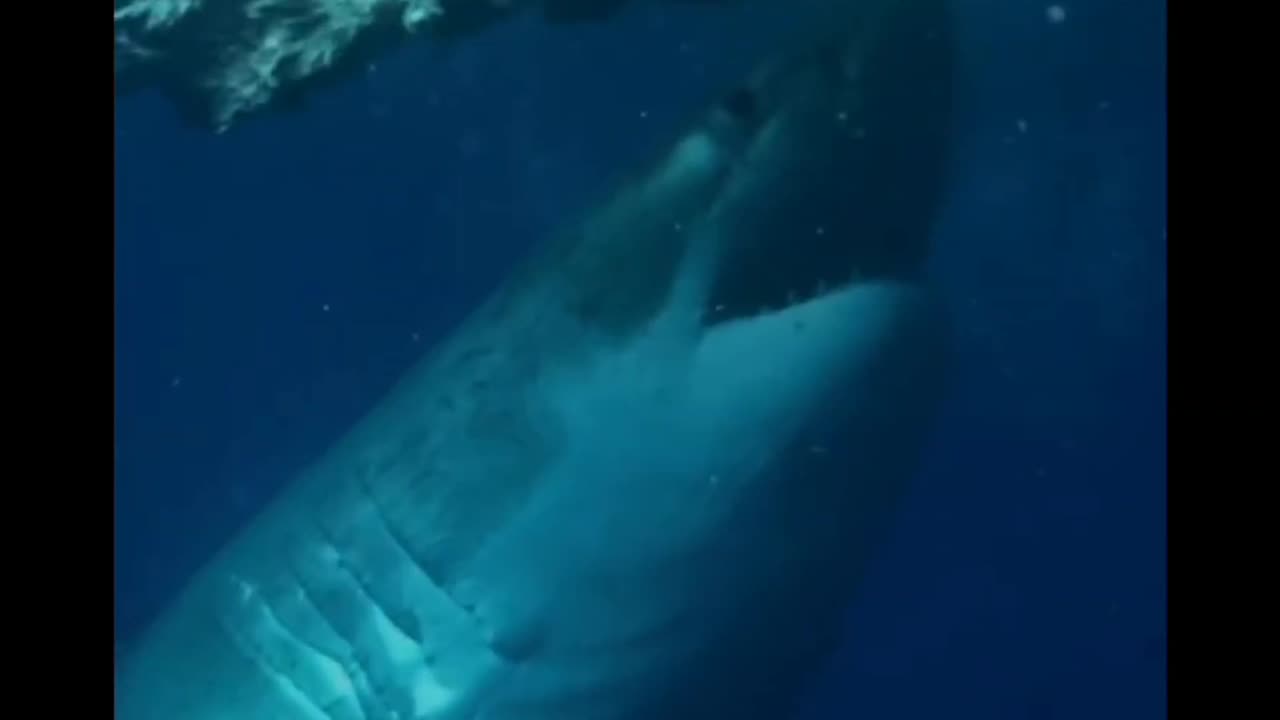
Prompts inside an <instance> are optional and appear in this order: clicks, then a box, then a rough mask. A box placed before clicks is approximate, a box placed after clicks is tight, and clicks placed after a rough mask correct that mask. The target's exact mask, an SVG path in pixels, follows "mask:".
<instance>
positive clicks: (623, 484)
mask: <svg viewBox="0 0 1280 720" xmlns="http://www.w3.org/2000/svg"><path fill="white" fill-rule="evenodd" d="M848 8H849V9H848V11H847V14H846V15H841V16H839V17H832V18H830V22H829V23H828V24H827V25H826V26H825V27H824V28H822V29H821V31H817V32H813V33H811V34H807V35H805V36H803V37H801V38H798V39H797V41H796V42H794V43H792V44H791V47H790V48H789V49H788V50H787V51H786V52H783V53H781V54H780V56H779V57H777V58H774V59H772V60H769V61H768V62H766V63H764V64H763V66H762V67H761V68H760V69H759V70H758V71H757V72H756V73H754V74H753V75H751V76H750V77H748V78H746V79H744V80H743V82H742V83H741V84H739V85H738V86H736V87H732V88H726V91H725V93H724V94H723V95H722V96H721V97H719V98H717V99H716V100H715V101H714V102H713V103H712V104H711V106H710V107H709V108H708V109H707V110H706V111H705V112H704V113H703V115H702V116H701V117H699V118H697V119H696V120H695V121H694V122H692V123H690V125H689V127H687V128H686V129H685V131H684V132H683V133H682V134H681V135H680V136H679V137H678V138H676V140H675V142H673V144H672V145H671V147H670V148H669V149H668V150H667V151H666V152H665V153H664V154H663V155H662V156H661V157H659V158H657V159H656V160H655V161H654V162H653V163H652V164H651V165H650V166H649V167H647V168H644V169H642V170H640V171H639V172H636V173H635V174H634V175H633V176H632V177H631V178H630V179H629V180H628V181H627V182H625V183H622V185H621V187H620V188H619V189H618V190H617V192H616V193H615V194H613V195H612V196H611V197H610V198H608V199H607V201H605V202H604V203H602V204H601V205H600V206H599V207H596V208H594V209H592V210H590V211H589V212H587V213H585V214H584V216H583V217H581V218H578V219H575V220H574V221H572V222H568V223H566V224H565V226H564V229H563V231H562V232H561V233H560V234H559V235H558V236H556V237H554V238H552V239H551V240H550V241H549V242H548V243H547V244H546V245H545V246H543V247H542V248H541V249H540V250H538V251H537V252H536V253H534V254H533V255H532V256H531V257H530V258H529V260H528V262H527V263H526V264H525V266H524V267H523V268H522V269H521V270H520V271H519V272H518V273H516V274H515V275H514V276H513V277H512V278H510V279H509V281H508V282H507V283H506V284H505V285H504V286H503V287H501V288H500V289H499V291H498V292H496V293H495V294H494V296H493V297H492V298H490V299H489V300H488V301H487V302H486V303H485V304H483V305H482V306H481V307H479V308H477V309H476V310H475V312H474V313H473V314H472V315H471V317H470V318H469V319H468V320H467V321H466V322H465V323H464V324H463V326H462V327H460V328H459V329H458V331H457V332H456V333H454V334H453V335H452V336H451V337H449V338H448V339H446V340H445V341H444V342H442V343H441V344H440V345H439V346H438V347H436V348H434V349H433V350H432V351H431V353H430V354H428V355H427V356H426V357H424V358H423V359H422V360H421V362H420V363H419V364H418V365H417V366H416V367H414V368H413V369H412V370H411V371H410V372H409V373H408V374H407V375H406V376H405V377H404V378H403V380H402V381H401V382H400V383H399V384H398V385H397V386H396V387H395V388H393V390H392V391H391V392H390V393H389V394H388V396H387V397H386V398H385V399H384V400H383V401H382V402H381V403H380V404H379V405H378V406H377V407H375V408H374V409H373V410H372V411H371V412H370V413H369V414H368V416H366V417H365V418H364V419H363V420H361V421H360V422H359V423H358V424H357V425H356V426H355V427H354V428H353V429H352V430H351V431H350V432H349V433H348V434H347V435H346V436H345V437H344V438H343V439H342V440H341V441H340V442H339V443H338V444H337V445H336V446H335V447H333V448H332V449H331V450H330V451H328V452H327V453H325V454H324V455H323V456H322V457H320V458H318V459H317V460H316V462H315V463H314V464H313V465H312V466H310V467H309V468H308V469H306V470H305V471H304V472H303V473H302V474H301V476H300V477H299V478H298V479H297V480H296V482H295V483H294V484H293V485H291V486H290V487H289V488H288V489H286V490H285V491H284V492H283V493H282V494H281V495H279V496H278V497H277V498H276V499H275V500H274V501H273V503H272V504H271V505H269V506H268V507H267V508H266V509H265V510H264V511H263V512H262V513H261V514H260V515H259V516H258V517H257V518H256V519H255V520H254V521H253V522H252V523H251V524H250V525H248V526H247V527H246V528H245V529H244V530H243V531H242V532H241V533H240V534H239V535H238V536H237V537H236V538H234V539H233V540H232V541H231V542H230V543H228V544H227V545H226V547H225V548H223V550H222V551H220V552H219V553H218V554H217V555H216V556H215V557H214V558H213V559H212V560H211V561H210V562H209V563H208V564H207V565H206V566H205V567H204V568H203V569H202V570H201V571H200V572H199V573H197V575H196V576H195V577H194V578H192V580H191V581H190V583H189V584H188V585H187V586H186V588H185V589H184V591H183V592H182V593H181V594H180V595H179V596H178V597H177V598H176V599H175V600H174V601H173V603H172V604H171V605H170V606H169V607H168V608H167V609H166V610H165V611H164V612H163V613H161V614H160V616H159V617H158V618H157V619H156V620H155V622H154V623H153V624H152V626H151V627H150V628H149V629H148V630H147V632H146V633H145V634H144V635H143V636H142V637H140V638H139V639H138V641H137V642H136V643H135V644H134V646H133V647H132V648H131V649H130V651H129V652H128V653H127V657H125V658H123V659H122V660H121V662H120V664H119V667H118V670H117V681H116V698H117V699H116V710H117V714H116V717H117V718H120V720H215V719H218V720H224V719H225V720H302V719H306V720H406V719H413V720H462V719H465V720H553V719H554V720H655V719H663V720H702V719H705V718H741V719H744V720H752V719H756V718H759V719H761V720H764V719H765V718H778V717H784V716H785V714H786V711H787V708H788V707H789V704H790V703H791V702H793V701H794V698H795V696H796V694H797V692H798V690H799V688H800V687H802V685H803V683H804V679H805V678H806V677H807V675H808V673H810V672H811V671H812V670H813V669H815V668H816V667H817V665H818V664H819V663H821V662H822V660H823V659H824V658H825V657H826V655H827V653H828V652H829V651H830V649H831V646H832V643H834V642H835V640H836V638H837V637H838V636H839V627H840V620H841V617H842V614H843V611H844V608H845V607H846V605H847V603H848V602H849V600H850V598H851V597H852V593H853V592H854V591H855V590H856V588H857V583H858V580H859V578H860V576H861V572H862V568H863V566H864V565H865V563H866V561H867V558H868V557H869V555H870V553H871V552H872V551H873V549H874V547H875V540H876V537H877V536H878V534H879V533H880V532H881V531H882V529H883V527H884V526H885V525H886V523H887V522H889V520H890V519H891V517H892V514H893V513H892V511H893V507H894V505H895V501H896V499H897V498H898V497H899V496H900V495H901V493H902V489H903V487H904V485H905V483H906V482H907V481H908V479H909V478H910V476H911V474H912V473H913V472H914V469H915V466H916V463H917V461H918V457H919V455H920V451H921V447H922V445H923V443H924V442H925V441H926V439H927V437H928V431H929V426H930V422H931V418H932V416H933V414H934V410H935V406H936V404H937V403H938V400H939V398H940V395H941V393H942V387H943V384H944V382H943V377H944V375H945V365H946V360H945V359H946V347H947V343H946V331H945V326H946V324H945V321H944V317H945V313H944V312H943V311H942V309H941V308H940V307H939V303H938V301H937V299H936V298H935V297H934V295H933V294H932V292H931V291H930V290H929V289H928V285H927V282H926V281H925V279H924V277H923V273H922V265H923V264H924V262H925V259H926V257H927V255H928V247H929V236H930V234H931V226H932V223H933V220H934V218H935V217H936V216H937V214H938V210H939V207H940V204H941V187H942V183H943V174H944V170H945V166H946V160H945V154H946V153H945V149H946V139H947V135H946V133H947V131H948V129H949V122H948V106H949V88H950V73H951V54H950V47H949V45H948V22H947V16H946V14H945V11H944V4H943V1H942V0H865V1H864V2H854V3H850V4H849V6H848Z"/></svg>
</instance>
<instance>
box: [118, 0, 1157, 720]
mask: <svg viewBox="0 0 1280 720" xmlns="http://www.w3.org/2000/svg"><path fill="white" fill-rule="evenodd" d="M1166 13H1167V11H1166V4H1165V2H1164V0H1124V1H1123V2H1121V1H1114V0H1113V1H1108V0H1069V1H1067V2H1060V3H1057V2H1027V1H1025V0H1016V1H1015V0H115V21H114V24H115V79H116V110H115V158H116V159H115V223H116V224H115V428H116V431H115V435H116V440H115V518H114V522H115V536H114V544H115V555H114V557H115V598H114V599H115V716H116V717H117V718H120V720H835V719H841V720H844V719H848V720H916V719H920V720H936V719H938V718H947V719H949V720H956V719H970V718H972V719H974V720H1069V719H1070V720H1075V719H1080V720H1112V719H1114V720H1147V719H1152V720H1154V719H1157V718H1164V717H1166V716H1167V714H1168V709H1167V708H1168V703H1167V700H1166V693H1167V679H1166V678H1167V660H1168V658H1167V655H1168V640H1167V627H1166V624H1167V600H1166V598H1167V588H1168V575H1167V547H1166V531H1167V523H1166V510H1167V461H1166V453H1167V432H1166V416H1167V388H1166V386H1167V338H1168V332H1167V314H1168V310H1167V308H1168V303H1167V284H1166V277H1167V232H1166V222H1167V220H1166V218H1167V210H1168V205H1167V190H1166V188H1167V109H1166V108H1167V104H1166V96H1167V93H1166V82H1167V71H1166Z"/></svg>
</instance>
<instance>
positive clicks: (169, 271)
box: [116, 0, 1167, 720]
mask: <svg viewBox="0 0 1280 720" xmlns="http://www.w3.org/2000/svg"><path fill="white" fill-rule="evenodd" d="M755 4H756V5H758V6H759V7H756V8H753V9H750V10H749V11H745V12H737V13H716V12H706V11H697V10H690V9H666V10H656V9H637V10H636V11H634V12H631V13H628V14H627V15H626V16H625V17H623V18H622V19H620V20H618V21H617V22H614V23H611V24H609V25H607V26H601V27H597V28H591V29H581V28H576V29H574V30H573V31H571V32H566V31H564V30H557V29H549V28H545V27H541V26H539V25H537V24H536V23H526V22H517V23H515V24H512V25H509V26H507V27H502V28H499V29H497V30H495V31H494V32H491V33H487V34H486V35H485V36H483V37H480V38H477V39H476V40H475V41H474V42H472V43H470V44H468V45H466V46H465V47H459V48H458V49H457V50H456V51H455V52H452V53H447V54H446V53H440V52H436V51H433V50H432V49H430V48H412V49H409V50H406V51H404V52H401V53H398V54H396V55H395V56H394V57H392V58H387V59H385V60H383V61H381V62H379V63H378V65H377V67H376V70H374V71H372V72H371V73H369V74H368V76H367V77H365V78H363V79H361V80H359V81H356V82H352V83H348V84H346V85H344V86H342V87H339V88H337V89H335V90H333V91H330V92H327V93H324V94H323V95H322V96H319V97H317V98H316V100H315V101H314V102H313V103H312V106H311V107H310V108H309V109H308V110H306V111H305V112H303V113H301V114H298V115H293V116H286V117H278V118H271V119H267V120H263V121H256V122H253V123H250V124H247V125H245V126H243V127H242V128H240V129H238V130H237V131H235V132H233V133H232V134H230V135H227V136H224V137H213V136H207V135H203V134H200V133H194V132H190V131H187V130H184V129H182V128H181V127H180V126H179V125H178V123H177V122H176V120H175V118H174V117H173V115H172V113H171V111H170V109H169V108H168V107H167V106H165V105H164V104H163V103H162V102H160V101H159V100H157V99H155V98H153V97H149V96H138V97H134V98H129V99H128V100H126V101H125V102H122V103H121V104H120V106H119V109H118V113H117V130H116V138H117V144H116V146H117V165H116V179H117V206H116V209H117V235H116V241H117V245H116V247H117V254H116V257H117V278H116V287H117V316H116V317H117V350H116V359H117V410H116V418H117V466H116V488H117V509H116V527H117V529H116V567H117V571H116V573H117V590H116V600H117V607H116V626H117V633H118V634H119V635H120V636H123V637H127V636H128V635H129V634H131V633H132V632H135V631H136V630H137V628H138V627H139V626H140V624H142V623H144V622H145V621H146V620H147V619H148V618H149V617H150V615H151V614H152V613H154V612H155V611H156V610H157V609H158V608H159V607H160V606H161V605H162V604H163V603H164V602H165V601H166V600H167V599H168V597H169V596H170V595H171V594H172V593H173V592H174V591H175V590H176V589H177V587H178V586H179V584H180V583H181V582H182V581H183V579H184V578H185V576H186V574H187V573H189V572H190V571H191V570H192V569H193V568H194V566H195V565H197V564H198V563H199V562H200V561H201V560H202V559H203V558H204V557H205V556H207V554H208V553H209V552H211V551H212V549H213V548H214V547H216V546H217V545H218V544H220V543H221V542H223V541H224V540H225V539H226V537H227V536H228V534H229V533H230V532H232V530H233V529H234V528H235V527H236V526H237V525H238V524H239V523H241V522H243V521H244V520H245V518H247V517H248V516H250V515H252V514H253V513H254V512H255V510H256V509H257V508H258V507H260V505H261V503H262V502H263V501H264V500H265V499H266V498H267V497H269V496H270V495H271V493H272V492H273V491H274V489H275V488H277V487H279V486H280V484H282V483H283V482H284V481H286V480H287V479H288V476H289V473H290V472H291V471H292V470H293V469H295V468H296V467H297V466H298V465H299V464H301V463H303V462H305V461H306V460H307V459H309V458H310V457H311V456H313V455H314V454H316V453H317V452H319V451H320V450H321V449H323V448H324V447H325V446H326V445H327V444H328V443H329V442H331V441H332V440H333V439H334V438H336V436H337V435H338V434H339V433H341V432H342V431H343V430H345V429H346V428H347V427H348V426H349V425H350V424H351V422H352V421H353V420H354V419H355V418H356V417H357V416H358V415H359V414H360V413H361V412H362V411H363V410H364V409H366V408H367V407H368V406H369V405H370V404H371V403H372V402H374V401H375V400H376V399H377V398H378V396H379V395H380V394H381V393H382V392H383V391H384V390H385V389H386V388H387V387H388V386H389V385H390V384H391V382H393V381H394V379H395V378H396V377H397V376H398V374H399V373H400V372H401V371H402V370H403V369H404V368H405V367H406V366H407V365H408V364H409V363H410V362H412V361H413V360H414V359H415V358H416V357H417V356H418V354H419V353H420V352H421V351H422V350H423V348H424V347H425V346H427V345H429V344H430V343H431V342H432V341H433V340H434V339H435V338H437V337H439V335H440V334H441V333H442V332H444V331H446V330H447V329H448V328H449V327H450V326H451V324H452V323H454V322H456V321H457V320H458V319H459V318H460V316H461V314H462V313H464V312H466V310H467V309H468V308H470V307H471V306H472V305H473V304H474V303H475V302H476V301H477V300H478V299H479V298H481V297H482V296H483V295H484V294H485V293H486V292H487V290H488V289H489V288H491V287H492V285H493V284H495V283H496V282H498V281H499V280H500V278H501V277H502V276H503V274H504V272H505V271H506V269H507V268H508V267H509V266H510V264H511V263H513V262H514V261H515V260H516V259H517V257H518V256H519V253H521V252H523V251H524V250H525V249H526V248H528V246H529V245H530V243H532V242H534V241H536V240H537V239H538V238H539V237H540V235H541V234H542V233H545V232H546V231H547V230H548V229H549V228H550V227H551V226H552V225H553V224H554V223H556V222H558V221H562V220H563V219H564V217H565V216H566V215H567V214H569V213H571V212H573V211H575V210H577V209H578V208H580V207H581V206H582V205H583V204H584V203H587V202H590V201H591V200H592V199H594V198H595V197H598V196H599V195H600V194H602V193H604V192H606V188H607V187H608V181H609V180H610V179H612V178H613V177H614V176H615V175H616V173H617V170H618V168H620V167H625V166H626V165H627V164H628V163H632V162H635V161H637V160H641V159H643V158H644V157H645V156H646V154H647V153H648V151H649V150H650V149H652V148H653V147H655V146H656V145H657V144H658V143H661V142H664V141H665V140H666V139H667V138H668V137H669V133H670V131H671V130H672V128H673V127H674V126H675V124H676V123H678V122H679V121H681V120H682V119H683V118H684V117H685V116H686V115H687V113H688V112H689V110H690V109H691V108H695V107H697V106H698V105H699V104H700V103H701V102H703V100H704V98H705V97H706V95H707V94H708V93H709V92H712V91H714V90H718V89H720V88H721V87H723V86H724V85H725V83H727V82H729V81H731V80H732V79H734V78H735V77H736V76H738V75H739V74H741V72H742V70H743V69H744V68H746V67H748V66H749V65H750V64H751V62H752V61H753V59H754V58H755V57H756V55H757V54H758V53H759V51H760V50H762V49H765V48H767V47H768V46H769V43H770V40H771V38H773V37H774V31H775V28H776V26H777V25H778V24H779V23H784V22H785V21H786V13H785V10H786V8H784V7H783V6H784V5H786V6H787V7H790V5H787V4H785V3H776V2H775V3H765V2H763V0H760V1H759V2H757V3H755ZM800 4H804V3H800ZM954 7H955V14H956V16H957V25H958V31H959V49H960V70H961V76H960V87H961V103H960V114H959V117H958V118H957V122H956V128H955V144H956V148H955V150H956V157H955V168H954V172H953V180H952V193H951V196H952V200H951V203H950V206H949V209H948V211H947V213H946V216H945V218H944V221H943V223H942V225H941V227H940V228H939V232H938V240H937V252H936V257H935V263H934V272H935V275H936V276H937V277H938V278H939V280H940V282H941V283H942V284H943V285H944V287H945V288H946V289H947V291H948V294H949V298H950V300H951V303H952V306H953V308H954V309H955V311H956V316H957V322H956V327H957V332H958V358H957V367H956V370H955V382H954V388H953V391H952V396H951V398H950V401H949V404H948V406H947V409H946V412H945V415H944V418H943V421H942V423H941V426H940V428H939V432H938V436H937V440H936V442H935V444H934V446H933V447H932V449H931V451H930V455H929V457H928V459H927V462H926V468H925V470H924V472H923V473H922V475H921V477H920V478H919V479H918V482H917V483H916V485H915V487H914V491H913V494H912V496H911V498H910V501H909V502H908V504H907V507H906V508H905V510H904V512H903V515H902V517H901V519H900V522H898V523H897V524H896V526H895V528H894V532H893V534H892V537H891V539H890V542H889V544H888V546H887V547H886V548H885V549H884V551H883V552H882V553H881V554H880V555H879V557H878V559H877V562H876V566H875V568H874V571H873V574H872V578H871V581H870V582H869V583H868V586H867V588H866V591H865V592H864V593H863V594H862V595H861V596H860V598H859V600H858V602H857V604H856V606H855V607H854V608H853V609H852V610H851V614H850V619H849V628H848V632H849V636H850V642H849V643H848V645H847V647H846V648H845V649H844V650H843V651H842V652H841V654H840V656H839V657H838V658H837V661H836V662H835V664H834V665H833V666H832V667H831V668H830V669H829V671H828V672H827V673H826V674H825V675H824V676H822V677H820V678H815V687H814V689H813V693H812V697H811V698H810V703H809V706H810V710H811V712H810V713H809V716H810V717H813V718H831V717H851V718H853V717H856V718H867V719H880V718H886V719H887V718H930V719H932V718H939V717H950V718H955V717H961V718H993V719H995V718H1034V719H1036V720H1040V719H1047V718H1090V719H1094V718H1096V719H1099V720H1102V719H1107V718H1124V719H1125V720H1142V719H1145V718H1159V717H1164V716H1165V715H1166V710H1167V707H1166V702H1165V689H1166V679H1165V668H1166V659H1167V634H1166V627H1165V623H1166V605H1165V596H1166V590H1167V573H1166V557H1167V556H1166V548H1165V530H1166V522H1165V510H1166V484H1165V482H1166V480H1165V470H1166V462H1165V453H1166V434H1165V410H1166V394H1165V382H1166V372H1165V358H1166V338H1167V333H1166V313H1167V304H1166V296H1165V263H1166V251H1165V247H1166V245H1165V234H1164V228H1165V224H1164V223H1165V213H1166V193H1165V177H1166V153H1165V138H1166V133H1165V118H1166V110H1165V39H1164V38H1165V7H1164V2H1163V1H1161V0H1125V2H1115V1H1114V0H1113V1H1110V2H1109V1H1108V0H1088V1H1087V2H1086V1H1085V0H1079V1H1078V2H1072V3H1066V4H1064V7H1065V9H1066V11H1067V15H1066V20H1065V21H1064V22H1062V23H1057V24H1055V23H1051V22H1049V21H1048V20H1047V17H1046V13H1045V5H1043V4H1039V3H1027V2H1016V3H1015V2H1005V1H997V0H954ZM585 88H589V89H590V92H584V89H585Z"/></svg>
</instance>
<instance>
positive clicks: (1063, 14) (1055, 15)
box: [1044, 5, 1067, 25]
mask: <svg viewBox="0 0 1280 720" xmlns="http://www.w3.org/2000/svg"><path fill="white" fill-rule="evenodd" d="M1044 16H1045V17H1046V18H1048V19H1049V22H1051V23H1053V24H1054V25H1057V24H1058V23H1061V22H1063V21H1064V20H1066V19H1067V9H1066V8H1065V7H1063V6H1061V5H1050V6H1049V7H1047V8H1045V10H1044Z"/></svg>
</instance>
